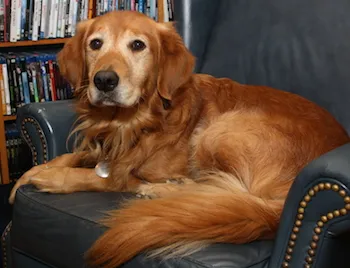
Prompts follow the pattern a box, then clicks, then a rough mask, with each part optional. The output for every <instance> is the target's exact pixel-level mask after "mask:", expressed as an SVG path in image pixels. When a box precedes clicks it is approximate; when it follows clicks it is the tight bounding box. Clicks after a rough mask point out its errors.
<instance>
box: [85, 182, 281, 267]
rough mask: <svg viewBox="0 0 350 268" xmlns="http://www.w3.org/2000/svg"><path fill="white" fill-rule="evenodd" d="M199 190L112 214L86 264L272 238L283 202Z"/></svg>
mask: <svg viewBox="0 0 350 268" xmlns="http://www.w3.org/2000/svg"><path fill="white" fill-rule="evenodd" d="M198 186H200V185H198ZM238 188H239V187H238ZM199 189H200V190H199V191H198V190H197V191H193V192H192V191H179V192H177V193H176V194H173V195H171V196H167V197H164V198H159V199H154V200H133V201H131V202H128V203H127V204H126V205H125V207H124V208H123V209H120V210H117V211H113V212H111V213H110V217H109V218H108V219H107V220H106V221H105V224H106V225H107V226H108V227H110V229H109V230H108V231H106V233H105V234H104V235H103V236H102V237H101V238H99V239H98V240H97V241H96V242H95V244H94V245H93V246H92V248H91V249H90V250H89V252H88V253H87V259H88V262H89V263H90V264H92V265H93V266H99V267H106V268H115V267H118V266H119V265H121V264H123V263H124V262H126V261H128V260H129V259H131V258H133V257H134V256H136V255H137V254H138V253H141V252H142V253H148V255H150V256H152V257H155V256H157V257H162V258H167V257H181V256H184V255H187V254H190V253H193V252H194V251H196V250H198V249H201V248H203V247H204V246H206V245H208V244H211V243H215V242H219V243H220V242H223V243H236V244H239V243H246V242H249V241H253V240H256V239H263V238H269V237H272V236H273V235H274V233H275V231H276V229H277V225H278V222H279V216H280V213H281V211H282V207H283V202H282V200H264V199H262V198H259V197H256V196H254V195H252V194H250V193H249V192H243V191H241V190H239V189H237V191H234V192H232V191H227V190H225V189H222V188H213V187H210V186H208V188H206V187H202V186H201V187H199Z"/></svg>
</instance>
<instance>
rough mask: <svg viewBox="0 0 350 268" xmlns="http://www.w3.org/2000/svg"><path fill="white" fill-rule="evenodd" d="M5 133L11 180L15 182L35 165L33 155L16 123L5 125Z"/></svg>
mask: <svg viewBox="0 0 350 268" xmlns="http://www.w3.org/2000/svg"><path fill="white" fill-rule="evenodd" d="M5 135H6V150H7V157H8V164H9V175H10V182H14V181H15V180H16V179H18V178H20V177H21V176H22V175H23V174H24V172H26V171H27V170H29V169H30V168H31V167H32V166H33V163H32V155H31V151H30V149H29V147H28V145H27V144H26V143H25V142H24V141H23V139H22V138H21V137H20V132H19V131H18V129H17V126H16V124H15V123H10V124H6V125H5Z"/></svg>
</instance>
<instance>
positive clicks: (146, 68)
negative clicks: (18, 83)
mask: <svg viewBox="0 0 350 268" xmlns="http://www.w3.org/2000/svg"><path fill="white" fill-rule="evenodd" d="M57 58H58V63H59V66H60V71H61V73H62V75H63V76H64V77H65V78H66V79H67V80H68V81H69V82H70V83H71V84H72V85H73V86H74V87H75V89H76V92H77V95H78V97H79V95H85V96H87V98H88V100H89V102H90V103H91V104H92V105H94V106H118V107H133V106H135V105H136V104H138V103H139V102H140V101H141V100H145V99H147V98H150V97H151V96H152V95H154V94H159V95H160V96H161V97H162V98H164V99H167V100H171V99H172V97H173V96H174V94H175V93H176V91H177V89H178V88H179V87H180V86H181V85H182V84H184V83H185V82H186V81H187V80H188V79H189V77H190V75H191V73H192V70H193V67H194V57H193V56H192V55H191V53H190V52H189V51H188V50H187V49H186V47H185V46H184V44H183V42H182V39H181V37H180V36H179V35H178V34H177V32H176V30H175V29H174V27H173V25H172V24H171V23H157V22H155V21H154V20H152V19H150V18H148V17H147V16H145V15H143V14H141V13H139V12H132V11H117V12H110V13H107V14H106V15H103V16H99V17H97V18H94V19H91V20H87V21H83V22H81V23H79V24H78V27H77V33H76V35H75V36H74V37H73V38H71V39H70V40H69V41H68V42H67V43H66V44H65V46H64V48H63V49H62V50H61V51H60V52H59V54H58V57H57Z"/></svg>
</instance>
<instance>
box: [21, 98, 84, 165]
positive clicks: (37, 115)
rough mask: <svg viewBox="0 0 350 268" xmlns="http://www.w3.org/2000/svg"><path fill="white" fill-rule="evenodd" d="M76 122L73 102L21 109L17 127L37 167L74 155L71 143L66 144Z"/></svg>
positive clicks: (51, 103)
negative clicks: (57, 157) (65, 155)
mask: <svg viewBox="0 0 350 268" xmlns="http://www.w3.org/2000/svg"><path fill="white" fill-rule="evenodd" d="M76 119H77V115H76V113H75V111H74V107H73V101H72V100H64V101H55V102H43V103H30V104H27V105H25V106H23V107H21V108H19V109H18V111H17V126H18V127H19V129H20V130H21V134H22V137H23V138H24V140H25V141H26V143H27V144H28V145H29V147H30V149H31V151H32V155H33V164H34V165H38V164H42V163H46V162H47V161H49V160H51V159H53V158H54V157H56V156H58V155H61V154H64V153H67V152H69V151H71V148H72V141H69V142H68V143H67V138H68V136H69V133H70V132H71V130H72V126H73V124H74V122H75V121H76Z"/></svg>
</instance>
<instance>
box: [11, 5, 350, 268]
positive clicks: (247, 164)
mask: <svg viewBox="0 0 350 268" xmlns="http://www.w3.org/2000/svg"><path fill="white" fill-rule="evenodd" d="M58 61H59V66H60V70H61V73H62V74H63V75H64V76H65V78H66V79H67V80H68V81H69V82H70V83H71V84H72V85H73V86H74V87H75V89H76V107H77V112H78V113H79V115H80V117H79V122H78V125H77V128H76V131H77V132H78V133H80V134H79V135H80V137H81V138H80V139H79V141H78V144H77V147H76V151H75V152H74V153H72V154H66V155H62V156H60V157H58V158H56V159H54V160H52V161H50V162H49V163H47V164H44V165H39V166H36V167H34V168H33V169H31V170H29V171H28V172H27V173H25V174H24V175H23V177H22V178H21V179H20V180H19V181H18V182H17V184H16V185H15V187H14V189H13V192H12V194H11V197H10V201H11V202H13V201H14V198H15V192H16V190H17V189H18V187H19V186H21V185H23V184H33V185H35V186H36V187H37V188H38V189H39V190H41V191H44V192H51V193H72V192H76V191H128V192H134V193H137V194H139V196H138V197H137V196H135V198H134V199H132V200H129V201H127V202H125V204H124V205H123V208H122V209H119V210H116V211H112V212H110V213H109V215H108V217H106V219H104V220H103V224H105V225H106V226H108V227H110V228H109V229H108V231H106V233H105V234H104V235H102V237H100V238H99V239H98V240H97V241H96V242H95V243H94V245H92V247H91V248H90V250H89V251H88V252H87V254H86V257H87V261H88V262H89V263H90V264H92V265H96V266H102V267H117V266H119V265H121V264H123V263H125V262H126V261H128V260H130V259H131V258H133V257H134V256H136V255H137V254H139V253H141V252H142V253H147V254H148V255H150V256H159V257H163V258H166V257H169V256H175V257H176V256H183V255H185V254H188V253H191V252H194V251H196V250H198V249H200V248H202V247H205V246H207V245H209V244H211V243H247V242H250V241H253V240H259V239H271V238H273V237H274V235H275V233H276V229H277V227H278V224H279V218H280V215H281V212H282V209H283V205H284V202H285V199H286V195H287V193H288V191H289V189H290V186H291V184H292V183H293V180H294V179H295V177H296V176H297V174H298V173H299V172H300V171H301V169H302V168H303V167H305V165H307V164H308V163H309V162H310V161H312V160H313V159H315V158H317V157H318V156H320V155H322V154H324V153H326V152H328V151H330V150H332V149H334V148H336V147H338V146H340V145H342V144H345V143H347V142H349V136H348V135H347V133H346V131H345V130H344V129H343V128H342V126H341V125H340V124H339V123H338V122H337V121H336V120H335V119H334V118H333V117H332V116H331V115H330V114H329V113H328V112H327V111H326V110H324V109H323V108H321V107H319V106H317V105H316V104H314V103H312V102H310V101H308V100H306V99H304V98H302V97H301V96H297V95H294V94H291V93H287V92H284V91H281V90H277V89H273V88H270V87H266V86H253V85H243V84H239V83H237V82H235V81H232V80H230V79H227V78H215V77H213V76H210V75H206V74H195V73H194V72H193V69H194V64H195V59H194V57H193V55H192V54H191V53H190V52H189V50H188V49H187V48H186V47H185V45H184V44H183V41H182V39H181V37H180V35H179V34H178V33H177V32H176V30H175V28H174V26H173V25H172V24H171V23H158V22H155V21H153V20H152V19H150V18H148V17H147V16H145V15H143V14H141V13H138V12H132V11H116V12H110V13H108V14H105V15H103V16H100V17H97V18H94V19H91V20H87V21H84V22H81V23H80V24H79V26H78V29H77V34H76V35H75V36H74V37H73V38H71V39H70V40H69V41H68V42H67V43H66V44H65V46H64V48H63V49H62V50H61V51H60V52H59V54H58ZM100 161H107V162H108V164H109V166H110V172H109V176H108V178H101V177H99V176H98V175H96V172H95V169H94V168H92V167H94V165H96V163H98V162H100ZM140 196H141V197H147V198H140Z"/></svg>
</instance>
